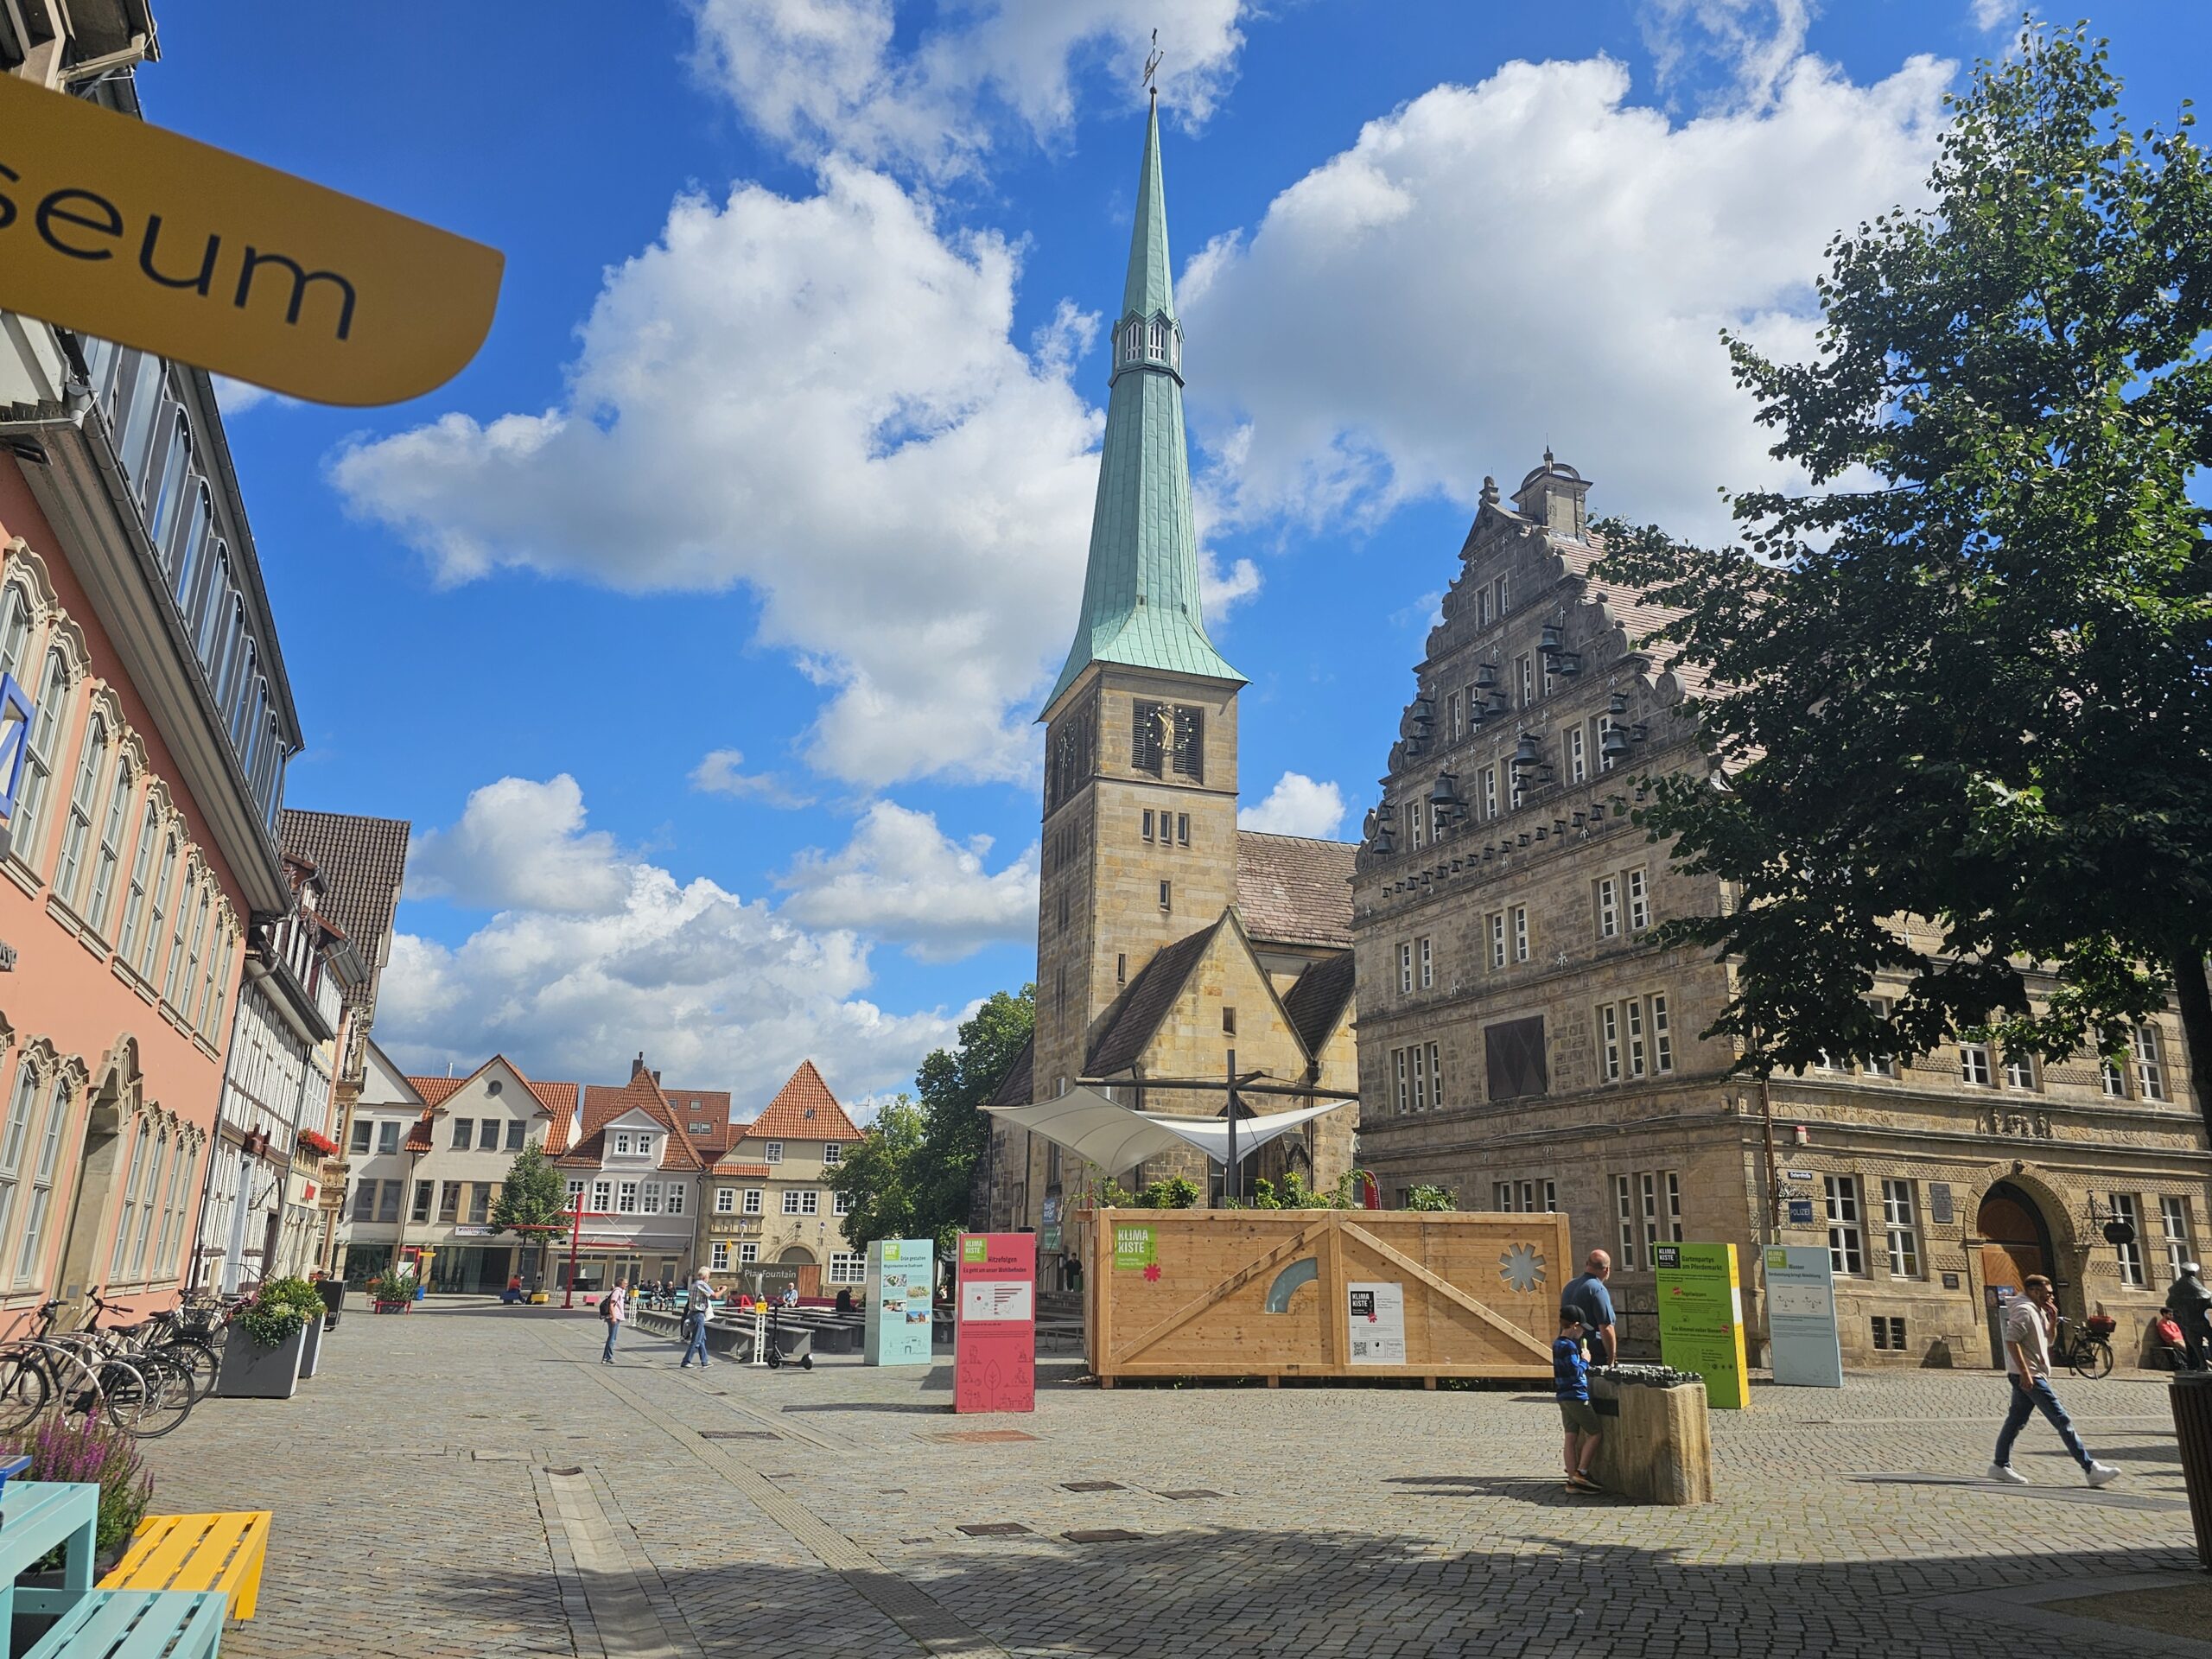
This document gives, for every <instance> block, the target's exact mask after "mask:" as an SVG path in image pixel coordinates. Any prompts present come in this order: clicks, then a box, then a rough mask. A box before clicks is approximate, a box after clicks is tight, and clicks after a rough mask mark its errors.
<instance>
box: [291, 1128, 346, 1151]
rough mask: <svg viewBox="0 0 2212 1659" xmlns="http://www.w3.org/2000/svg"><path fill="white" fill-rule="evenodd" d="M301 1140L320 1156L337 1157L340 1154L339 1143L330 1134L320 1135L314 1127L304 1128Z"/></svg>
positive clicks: (301, 1142)
mask: <svg viewBox="0 0 2212 1659" xmlns="http://www.w3.org/2000/svg"><path fill="white" fill-rule="evenodd" d="M299 1142H300V1144H301V1145H302V1146H303V1147H306V1148H307V1149H308V1151H309V1152H312V1153H313V1154H315V1156H317V1157H318V1158H335V1157H336V1156H337V1155H338V1143H337V1142H336V1141H334V1140H332V1139H331V1138H330V1137H329V1136H328V1135H318V1134H317V1133H315V1130H313V1129H302V1130H301V1131H300V1134H299Z"/></svg>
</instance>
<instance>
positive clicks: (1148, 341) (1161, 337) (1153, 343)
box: [1145, 317, 1167, 361]
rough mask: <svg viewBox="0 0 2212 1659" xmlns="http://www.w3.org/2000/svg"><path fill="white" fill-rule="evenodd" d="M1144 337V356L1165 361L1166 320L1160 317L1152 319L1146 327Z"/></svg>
mask: <svg viewBox="0 0 2212 1659" xmlns="http://www.w3.org/2000/svg"><path fill="white" fill-rule="evenodd" d="M1145 336H1146V338H1145V353H1146V354H1147V356H1150V357H1156V358H1159V359H1161V360H1162V361H1165V360H1166V356H1167V323H1166V320H1165V319H1163V318H1160V317H1154V319H1153V320H1152V321H1151V322H1150V323H1148V324H1147V325H1146V328H1145Z"/></svg>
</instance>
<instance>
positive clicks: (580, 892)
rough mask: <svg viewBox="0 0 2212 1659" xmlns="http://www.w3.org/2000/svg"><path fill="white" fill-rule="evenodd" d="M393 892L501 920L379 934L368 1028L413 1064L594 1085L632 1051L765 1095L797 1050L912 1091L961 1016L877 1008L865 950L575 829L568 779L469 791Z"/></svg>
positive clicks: (839, 1073)
mask: <svg viewBox="0 0 2212 1659" xmlns="http://www.w3.org/2000/svg"><path fill="white" fill-rule="evenodd" d="M533 824H534V825H535V828H532V827H531V826H532V825H533ZM418 874H423V881H422V882H421V883H418V880H417V877H418ZM408 884H409V890H410V895H411V896H416V897H422V896H427V895H429V894H438V895H441V896H445V897H448V898H449V899H452V900H453V902H454V903H455V904H457V905H460V906H467V907H472V908H477V909H495V910H496V911H497V913H496V914H494V915H493V917H492V918H490V919H489V920H488V921H486V923H485V924H484V925H482V926H481V927H480V928H478V929H477V930H476V931H474V932H473V933H471V934H469V935H468V936H467V938H465V939H463V940H462V941H461V943H460V944H444V943H441V942H439V941H437V940H434V939H430V938H425V937H423V936H422V935H420V934H417V933H413V932H404V931H403V932H401V933H400V934H399V935H397V938H395V939H394V941H393V944H392V956H391V966H390V967H389V968H388V969H387V970H386V971H385V976H384V981H383V987H382V990H381V994H380V995H379V998H378V1008H377V1035H378V1040H379V1042H381V1043H383V1045H384V1046H385V1047H386V1048H388V1049H390V1050H391V1052H392V1053H393V1054H394V1055H395V1057H397V1058H399V1059H400V1060H401V1062H402V1063H403V1064H404V1065H409V1066H410V1067H416V1068H421V1069H424V1070H435V1069H438V1068H440V1067H442V1066H443V1065H446V1064H447V1063H448V1062H451V1063H452V1064H454V1065H457V1066H469V1065H475V1064H477V1063H478V1062H480V1060H481V1059H482V1058H484V1056H485V1055H486V1054H488V1053H490V1052H493V1051H494V1050H500V1051H504V1052H505V1053H506V1054H508V1055H509V1056H510V1057H512V1058H513V1059H514V1060H515V1062H516V1063H517V1064H518V1065H521V1066H522V1067H523V1068H524V1070H525V1071H529V1072H530V1073H531V1075H533V1076H536V1077H573V1078H579V1079H584V1080H589V1081H609V1080H619V1079H620V1077H622V1076H623V1075H625V1072H626V1060H627V1058H628V1057H629V1056H630V1055H632V1054H633V1053H634V1052H637V1050H639V1049H640V1048H642V1049H644V1050H645V1052H647V1053H648V1054H649V1055H651V1056H652V1057H653V1060H654V1064H655V1065H658V1066H660V1067H661V1068H662V1069H663V1070H664V1071H665V1072H666V1073H667V1075H669V1076H670V1077H684V1078H687V1079H689V1080H691V1081H694V1082H704V1081H707V1080H709V1079H711V1080H712V1081H713V1082H714V1083H715V1086H716V1087H727V1088H728V1089H730V1090H733V1091H734V1092H735V1093H736V1094H737V1096H738V1097H739V1098H740V1099H746V1098H748V1097H751V1098H753V1099H757V1100H765V1099H766V1097H767V1096H768V1095H769V1094H770V1093H772V1091H773V1090H775V1089H776V1088H777V1087H778V1086H779V1085H780V1084H782V1082H783V1080H784V1079H785V1077H788V1076H789V1075H790V1074H791V1070H792V1068H793V1067H795V1066H796V1065H798V1062H799V1061H800V1060H802V1059H805V1058H810V1057H811V1058H814V1059H815V1060H816V1061H817V1063H819V1064H820V1065H821V1066H822V1068H823V1073H824V1075H825V1076H826V1077H828V1078H829V1083H830V1084H831V1086H832V1087H833V1088H835V1089H836V1090H839V1091H841V1093H844V1092H849V1093H851V1094H853V1095H856V1096H861V1095H867V1094H869V1093H873V1092H880V1091H882V1090H890V1089H897V1088H901V1087H906V1086H910V1084H911V1081H912V1076H913V1071H914V1068H915V1066H916V1065H918V1064H919V1063H920V1061H921V1058H922V1057H923V1056H924V1055H925V1054H926V1053H927V1052H929V1051H930V1050H931V1048H934V1047H938V1046H942V1045H944V1044H945V1043H948V1042H950V1041H952V1040H954V1039H955V1037H956V1033H957V1027H958V1024H959V1021H960V1020H961V1019H962V1018H963V1017H964V1014H965V1012H966V1011H965V1010H957V1009H956V1010H944V1009H923V1010H916V1011H912V1012H907V1013H904V1014H901V1013H894V1012H891V1011H887V1010H886V1009H884V1008H882V1007H880V1006H878V1005H877V1004H876V1003H875V1002H874V1001H871V1000H870V999H869V998H868V997H867V996H866V995H863V993H864V992H865V991H866V990H867V988H868V984H869V982H870V979H871V975H870V971H869V968H868V943H867V941H866V940H865V939H863V938H860V937H858V936H857V935H856V934H855V932H854V931H850V930H848V929H843V928H833V929H827V930H810V929H809V928H806V927H804V926H802V925H797V924H796V923H794V922H793V921H791V919H789V918H785V916H783V915H782V914H780V913H779V912H778V911H777V910H776V909H774V908H773V907H772V906H770V905H769V904H768V903H767V902H766V901H765V900H763V899H744V898H742V897H741V896H740V895H739V894H737V893H732V892H730V891H728V889H726V888H724V887H721V886H720V885H719V884H717V883H716V882H715V881H712V880H708V879H706V878H704V877H697V878H695V879H693V880H690V881H679V880H677V878H676V877H675V876H674V875H673V874H671V873H670V872H669V871H668V870H666V869H664V868H660V867H658V866H657V865H654V864H651V863H648V862H645V861H642V860H639V859H636V858H633V857H631V856H629V855H626V854H625V853H624V852H623V851H622V850H621V849H620V848H618V847H617V846H616V845H615V843H614V842H613V839H612V838H611V837H609V836H605V835H602V834H601V833H599V832H596V831H593V830H590V829H587V828H586V827H585V815H584V811H583V803H582V792H581V791H579V790H578V789H577V787H576V785H575V782H574V780H573V779H569V778H566V777H560V778H556V779H551V780H550V781H549V782H546V783H543V784H538V783H532V782H530V781H529V780H526V779H502V780H501V781H500V782H499V783H496V784H493V785H486V787H485V788H483V789H480V790H478V791H475V793H474V795H472V796H471V797H470V798H469V801H468V804H467V809H466V810H464V812H463V813H462V816H461V821H460V823H457V824H455V825H454V826H453V827H452V828H450V829H442V830H433V831H431V832H430V833H429V834H428V835H425V836H422V837H421V838H420V839H419V840H418V841H417V842H416V848H415V849H414V850H413V851H412V852H411V854H410V860H409V869H408Z"/></svg>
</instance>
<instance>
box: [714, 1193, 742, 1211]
mask: <svg viewBox="0 0 2212 1659" xmlns="http://www.w3.org/2000/svg"><path fill="white" fill-rule="evenodd" d="M736 1213H737V1189H736V1188H735V1187H734V1186H718V1187H716V1188H715V1214H716V1215H718V1216H734V1215H735V1214H736Z"/></svg>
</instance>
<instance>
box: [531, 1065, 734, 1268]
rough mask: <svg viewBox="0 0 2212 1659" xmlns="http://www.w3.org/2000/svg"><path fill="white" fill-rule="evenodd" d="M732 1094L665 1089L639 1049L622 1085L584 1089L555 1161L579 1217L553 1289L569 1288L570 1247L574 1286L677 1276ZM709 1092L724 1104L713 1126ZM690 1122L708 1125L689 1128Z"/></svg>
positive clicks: (689, 1254)
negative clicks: (572, 1130)
mask: <svg viewBox="0 0 2212 1659" xmlns="http://www.w3.org/2000/svg"><path fill="white" fill-rule="evenodd" d="M728 1099H729V1096H728V1095H721V1096H715V1094H714V1093H713V1091H711V1090H678V1091H676V1093H675V1095H674V1096H673V1097H671V1094H670V1092H669V1091H666V1090H663V1089H662V1087H661V1083H660V1074H659V1073H658V1072H657V1071H652V1070H649V1069H648V1068H647V1066H646V1065H645V1056H644V1055H643V1054H639V1056H638V1058H636V1059H635V1060H634V1061H632V1064H631V1067H630V1080H629V1081H628V1082H627V1083H626V1084H622V1085H621V1086H620V1088H613V1087H607V1086H602V1085H600V1084H593V1085H591V1086H589V1087H588V1088H586V1089H585V1090H584V1091H583V1102H582V1112H581V1115H580V1116H579V1117H578V1119H577V1122H576V1124H575V1134H574V1136H573V1138H572V1139H569V1140H568V1141H565V1142H564V1144H563V1150H562V1151H561V1153H560V1154H559V1155H558V1156H557V1157H556V1158H555V1159H554V1162H555V1163H556V1164H558V1165H559V1166H560V1168H561V1173H562V1174H563V1176H565V1177H566V1178H567V1179H568V1187H569V1204H570V1205H571V1206H572V1207H573V1206H575V1205H576V1204H577V1203H578V1201H579V1200H581V1201H582V1210H583V1215H582V1224H581V1226H580V1227H579V1228H578V1229H577V1230H576V1232H577V1236H576V1238H575V1249H574V1250H573V1252H571V1251H569V1250H567V1249H561V1250H557V1251H556V1262H555V1264H554V1274H553V1288H555V1289H566V1288H567V1287H569V1278H570V1262H571V1257H572V1255H573V1260H574V1264H575V1268H574V1276H575V1288H576V1289H578V1290H588V1291H594V1292H596V1291H600V1290H603V1289H605V1288H606V1287H608V1286H609V1285H612V1284H613V1283H615V1282H617V1281H621V1282H624V1283H628V1284H632V1285H634V1284H636V1283H638V1282H639V1281H646V1282H657V1281H660V1280H664V1279H665V1280H668V1281H671V1282H674V1283H678V1284H680V1283H681V1282H682V1281H683V1278H684V1275H685V1274H687V1273H688V1272H689V1271H690V1267H691V1264H692V1260H693V1256H694V1254H695V1250H694V1243H695V1240H696V1229H697V1222H698V1216H699V1205H700V1191H699V1189H700V1184H701V1180H702V1177H703V1175H704V1174H705V1172H706V1170H707V1167H708V1165H709V1162H711V1160H712V1159H713V1157H714V1156H715V1154H716V1153H717V1152H719V1151H720V1150H721V1141H722V1137H723V1135H726V1134H727V1132H728V1125H729V1109H728ZM679 1100H680V1101H682V1102H683V1109H681V1110H679V1109H678V1108H677V1101H679ZM715 1100H719V1101H721V1103H722V1104H721V1108H720V1115H721V1122H720V1124H719V1125H718V1126H717V1125H716V1124H715V1122H714V1111H715V1108H714V1106H713V1104H712V1103H713V1102H714V1101H715ZM694 1102H697V1103H698V1107H697V1112H696V1115H695V1114H694V1109H693V1103H694ZM694 1122H696V1123H699V1124H702V1125H703V1126H704V1127H703V1128H702V1129H701V1130H699V1131H697V1132H696V1133H695V1132H694V1131H693V1129H692V1128H691V1127H690V1126H691V1125H692V1124H693V1123H694ZM718 1131H719V1132H718Z"/></svg>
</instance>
